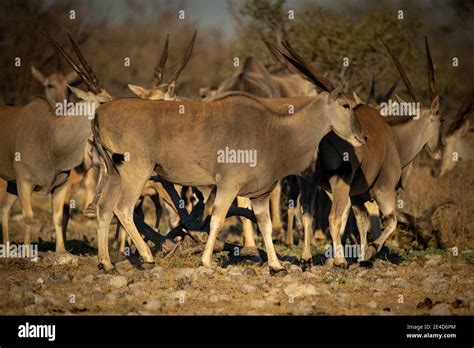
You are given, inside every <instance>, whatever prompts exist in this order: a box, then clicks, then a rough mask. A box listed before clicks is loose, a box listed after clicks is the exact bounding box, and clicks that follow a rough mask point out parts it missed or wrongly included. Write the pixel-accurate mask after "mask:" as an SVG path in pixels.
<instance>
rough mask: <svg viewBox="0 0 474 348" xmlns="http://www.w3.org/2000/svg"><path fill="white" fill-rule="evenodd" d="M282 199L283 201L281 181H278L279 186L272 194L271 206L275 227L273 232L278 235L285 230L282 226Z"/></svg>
mask: <svg viewBox="0 0 474 348" xmlns="http://www.w3.org/2000/svg"><path fill="white" fill-rule="evenodd" d="M280 199H281V181H278V184H277V185H276V186H275V188H274V189H273V191H272V192H271V193H270V204H271V209H270V212H271V216H272V226H273V230H274V231H275V232H277V233H280V232H281V231H282V230H283V225H282V224H281V208H280Z"/></svg>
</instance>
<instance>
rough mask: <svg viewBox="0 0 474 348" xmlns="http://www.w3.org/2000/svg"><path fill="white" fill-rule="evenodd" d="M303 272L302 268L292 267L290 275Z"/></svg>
mask: <svg viewBox="0 0 474 348" xmlns="http://www.w3.org/2000/svg"><path fill="white" fill-rule="evenodd" d="M302 272H303V271H302V270H301V268H300V267H298V266H296V265H291V266H290V273H291V274H301V273H302Z"/></svg>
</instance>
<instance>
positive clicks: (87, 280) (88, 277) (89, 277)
mask: <svg viewBox="0 0 474 348" xmlns="http://www.w3.org/2000/svg"><path fill="white" fill-rule="evenodd" d="M82 281H83V282H84V283H92V282H93V281H94V276H93V275H92V274H88V275H86V276H85V277H84V278H83V279H82Z"/></svg>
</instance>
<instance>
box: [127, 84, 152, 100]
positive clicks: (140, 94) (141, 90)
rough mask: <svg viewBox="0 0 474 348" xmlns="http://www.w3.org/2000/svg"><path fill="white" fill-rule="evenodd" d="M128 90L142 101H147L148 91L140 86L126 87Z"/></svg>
mask: <svg viewBox="0 0 474 348" xmlns="http://www.w3.org/2000/svg"><path fill="white" fill-rule="evenodd" d="M128 88H130V90H131V91H132V92H133V93H135V95H136V96H137V97H140V98H142V99H147V98H148V95H149V94H150V91H149V90H147V89H145V88H143V87H140V86H135V85H130V84H129V85H128Z"/></svg>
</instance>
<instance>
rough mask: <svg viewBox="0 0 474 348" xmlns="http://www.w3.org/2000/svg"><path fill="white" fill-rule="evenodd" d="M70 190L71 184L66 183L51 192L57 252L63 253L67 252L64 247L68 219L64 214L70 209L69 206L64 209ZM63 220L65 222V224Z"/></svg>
mask: <svg viewBox="0 0 474 348" xmlns="http://www.w3.org/2000/svg"><path fill="white" fill-rule="evenodd" d="M68 189H69V182H68V181H66V182H65V183H64V184H62V185H61V186H59V187H56V188H55V189H54V190H53V191H52V192H51V209H52V210H53V225H54V230H55V231H56V252H57V253H63V252H66V248H65V246H64V240H65V238H66V228H67V217H66V219H65V217H64V212H65V209H69V206H66V207H64V205H65V204H68V203H69V202H65V199H66V195H67V193H68ZM63 220H66V221H64V223H63Z"/></svg>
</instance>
